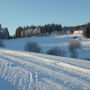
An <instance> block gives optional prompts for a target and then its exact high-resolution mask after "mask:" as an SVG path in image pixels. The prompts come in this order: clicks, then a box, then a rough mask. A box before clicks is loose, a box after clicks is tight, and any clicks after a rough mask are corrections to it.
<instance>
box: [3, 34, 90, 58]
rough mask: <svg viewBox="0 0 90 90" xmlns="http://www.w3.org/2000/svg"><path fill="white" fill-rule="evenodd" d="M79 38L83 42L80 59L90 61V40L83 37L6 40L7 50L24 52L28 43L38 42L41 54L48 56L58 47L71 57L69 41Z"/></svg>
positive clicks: (79, 53) (79, 52)
mask: <svg viewBox="0 0 90 90" xmlns="http://www.w3.org/2000/svg"><path fill="white" fill-rule="evenodd" d="M76 36H77V37H78V38H77V39H78V40H79V41H80V42H81V49H79V50H78V57H77V58H79V59H90V55H89V54H90V39H87V38H84V37H83V36H82V35H74V34H72V35H65V36H64V35H63V36H47V37H29V38H19V39H11V40H5V41H4V43H5V48H6V49H11V50H20V51H24V46H25V44H26V43H27V42H28V41H30V40H31V41H36V42H37V43H38V44H39V45H40V47H41V48H42V51H41V53H44V54H46V52H47V51H48V50H49V49H51V48H53V47H55V46H58V47H60V48H61V49H62V50H64V51H65V53H66V54H65V57H70V51H69V49H68V45H69V41H70V40H71V39H73V37H76Z"/></svg>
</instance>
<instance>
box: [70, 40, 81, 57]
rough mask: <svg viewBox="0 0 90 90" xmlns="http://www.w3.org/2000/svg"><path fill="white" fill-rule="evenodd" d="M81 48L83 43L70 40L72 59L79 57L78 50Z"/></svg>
mask: <svg viewBox="0 0 90 90" xmlns="http://www.w3.org/2000/svg"><path fill="white" fill-rule="evenodd" d="M80 47H81V43H80V41H79V40H70V41H69V50H70V52H71V57H73V58H76V57H77V49H79V48H80Z"/></svg>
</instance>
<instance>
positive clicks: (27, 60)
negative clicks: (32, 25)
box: [0, 35, 90, 90]
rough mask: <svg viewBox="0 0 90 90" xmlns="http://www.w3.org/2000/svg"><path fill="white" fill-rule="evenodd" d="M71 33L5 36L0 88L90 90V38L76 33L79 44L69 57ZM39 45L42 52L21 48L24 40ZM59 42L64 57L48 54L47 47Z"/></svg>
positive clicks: (0, 53)
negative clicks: (75, 56) (47, 35)
mask: <svg viewBox="0 0 90 90" xmlns="http://www.w3.org/2000/svg"><path fill="white" fill-rule="evenodd" d="M73 36H74V35H67V36H54V37H51V36H50V37H31V38H22V39H12V40H5V41H4V43H5V46H6V47H5V48H4V49H3V48H1V49H0V90H90V61H87V60H82V59H85V58H90V39H86V38H83V37H82V36H81V35H78V39H79V40H80V41H81V43H82V48H81V49H80V50H78V58H80V59H72V58H68V57H69V51H68V41H69V40H70V39H72V38H73ZM29 40H33V41H36V42H38V43H39V45H40V46H41V47H42V54H39V53H30V52H25V51H24V46H25V44H26V43H27V41H29ZM54 46H59V47H60V48H62V49H64V50H65V51H66V52H67V53H68V54H67V55H66V57H60V56H50V55H46V54H43V53H46V52H47V50H48V49H50V48H52V47H54Z"/></svg>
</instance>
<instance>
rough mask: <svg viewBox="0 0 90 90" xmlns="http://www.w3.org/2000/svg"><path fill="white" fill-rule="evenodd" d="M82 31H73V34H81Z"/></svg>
mask: <svg viewBox="0 0 90 90" xmlns="http://www.w3.org/2000/svg"><path fill="white" fill-rule="evenodd" d="M83 32H84V30H75V31H74V34H83Z"/></svg>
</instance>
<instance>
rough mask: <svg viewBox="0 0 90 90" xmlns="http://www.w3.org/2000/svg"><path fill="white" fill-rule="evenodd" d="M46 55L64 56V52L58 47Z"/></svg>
mask: <svg viewBox="0 0 90 90" xmlns="http://www.w3.org/2000/svg"><path fill="white" fill-rule="evenodd" d="M47 54H50V55H55V56H65V52H64V51H63V50H62V49H60V48H59V47H54V48H52V49H50V50H48V51H47Z"/></svg>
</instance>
